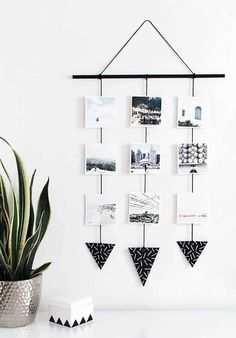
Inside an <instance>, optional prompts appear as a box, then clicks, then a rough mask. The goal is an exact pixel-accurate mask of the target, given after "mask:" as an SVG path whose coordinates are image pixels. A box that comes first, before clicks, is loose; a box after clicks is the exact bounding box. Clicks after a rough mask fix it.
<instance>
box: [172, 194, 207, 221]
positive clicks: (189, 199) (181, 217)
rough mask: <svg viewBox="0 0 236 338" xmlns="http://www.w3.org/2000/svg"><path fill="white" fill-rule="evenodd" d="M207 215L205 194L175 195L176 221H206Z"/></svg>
mask: <svg viewBox="0 0 236 338" xmlns="http://www.w3.org/2000/svg"><path fill="white" fill-rule="evenodd" d="M207 216H208V198H207V194H199V193H181V194H178V195H177V223H179V224H192V223H206V222H207Z"/></svg>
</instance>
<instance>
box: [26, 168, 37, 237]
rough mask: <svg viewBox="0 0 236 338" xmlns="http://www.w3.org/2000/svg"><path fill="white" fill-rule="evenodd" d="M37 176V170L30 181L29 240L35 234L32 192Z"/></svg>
mask: <svg viewBox="0 0 236 338" xmlns="http://www.w3.org/2000/svg"><path fill="white" fill-rule="evenodd" d="M35 174H36V169H35V170H34V172H33V175H32V177H31V180H30V216H29V225H28V231H27V239H28V238H30V237H31V236H32V235H33V233H34V207H33V201H32V190H33V185H34V177H35Z"/></svg>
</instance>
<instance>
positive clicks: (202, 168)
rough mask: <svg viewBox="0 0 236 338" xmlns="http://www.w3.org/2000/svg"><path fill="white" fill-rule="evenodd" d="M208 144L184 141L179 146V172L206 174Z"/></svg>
mask: <svg viewBox="0 0 236 338" xmlns="http://www.w3.org/2000/svg"><path fill="white" fill-rule="evenodd" d="M207 157H208V151H207V144H206V143H182V144H179V145H178V146H177V161H178V174H205V173H206V172H207V169H208V168H207Z"/></svg>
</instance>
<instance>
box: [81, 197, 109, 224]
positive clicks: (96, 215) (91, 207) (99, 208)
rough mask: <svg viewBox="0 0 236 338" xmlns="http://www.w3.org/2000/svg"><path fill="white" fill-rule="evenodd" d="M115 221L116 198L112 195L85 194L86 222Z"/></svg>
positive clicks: (104, 222)
mask: <svg viewBox="0 0 236 338" xmlns="http://www.w3.org/2000/svg"><path fill="white" fill-rule="evenodd" d="M115 222H116V198H115V197H114V196H112V195H106V194H96V195H86V224H87V225H103V224H104V225H105V224H115Z"/></svg>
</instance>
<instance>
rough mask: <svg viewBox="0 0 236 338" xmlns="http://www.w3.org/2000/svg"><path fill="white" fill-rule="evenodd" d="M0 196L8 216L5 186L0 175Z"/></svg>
mask: <svg viewBox="0 0 236 338" xmlns="http://www.w3.org/2000/svg"><path fill="white" fill-rule="evenodd" d="M0 195H1V196H2V198H3V205H4V208H5V210H6V212H7V214H8V215H9V210H10V209H9V204H8V199H7V192H6V185H5V182H4V179H3V177H2V175H0Z"/></svg>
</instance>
